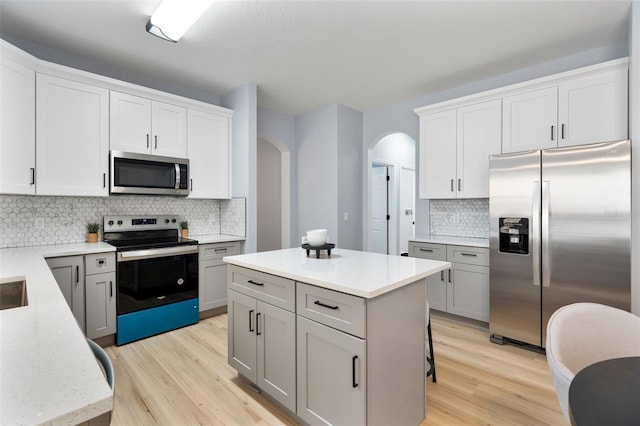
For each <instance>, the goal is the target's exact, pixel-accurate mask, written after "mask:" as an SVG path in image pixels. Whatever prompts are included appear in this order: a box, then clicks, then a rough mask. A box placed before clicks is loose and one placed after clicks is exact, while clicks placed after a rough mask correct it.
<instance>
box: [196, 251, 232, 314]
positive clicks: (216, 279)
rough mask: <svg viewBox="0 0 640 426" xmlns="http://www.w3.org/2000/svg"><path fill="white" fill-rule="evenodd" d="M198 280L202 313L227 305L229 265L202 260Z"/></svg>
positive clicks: (217, 261) (218, 261) (216, 261)
mask: <svg viewBox="0 0 640 426" xmlns="http://www.w3.org/2000/svg"><path fill="white" fill-rule="evenodd" d="M199 263H200V265H199V268H200V271H199V272H198V275H199V277H198V280H199V283H200V288H199V293H198V300H199V301H200V312H202V311H206V310H208V309H213V308H218V307H220V306H224V305H226V304H227V265H226V264H225V263H222V262H221V261H220V260H215V259H214V260H201V261H200V262H199Z"/></svg>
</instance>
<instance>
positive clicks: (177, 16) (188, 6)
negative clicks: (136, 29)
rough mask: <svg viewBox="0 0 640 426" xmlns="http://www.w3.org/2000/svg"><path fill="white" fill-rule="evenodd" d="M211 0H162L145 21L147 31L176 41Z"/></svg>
mask: <svg viewBox="0 0 640 426" xmlns="http://www.w3.org/2000/svg"><path fill="white" fill-rule="evenodd" d="M211 3H213V0H189V1H184V0H164V1H163V2H162V3H160V6H158V9H156V11H155V12H154V14H153V15H152V16H151V18H149V21H148V22H147V26H146V29H147V32H148V33H149V34H153V35H154V36H156V37H160V38H161V39H163V40H168V41H171V42H173V43H176V42H177V41H178V40H180V37H182V36H183V35H184V33H186V32H187V30H188V29H189V27H191V25H193V23H194V22H196V21H197V20H198V18H199V17H200V16H202V14H203V13H204V11H205V10H207V8H208V7H209V6H211Z"/></svg>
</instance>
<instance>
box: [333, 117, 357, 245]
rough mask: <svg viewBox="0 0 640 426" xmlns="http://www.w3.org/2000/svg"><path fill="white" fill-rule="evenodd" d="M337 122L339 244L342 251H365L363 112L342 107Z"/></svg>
mask: <svg viewBox="0 0 640 426" xmlns="http://www.w3.org/2000/svg"><path fill="white" fill-rule="evenodd" d="M337 119H338V139H337V144H338V157H337V161H338V182H337V190H338V209H337V211H336V215H337V216H338V217H337V218H336V220H337V222H338V242H339V243H340V246H339V247H340V248H345V249H352V250H362V217H363V216H362V192H363V187H362V179H361V176H362V172H363V170H362V113H361V112H360V111H356V110H354V109H351V108H349V107H346V106H344V105H338V117H337ZM345 213H347V214H348V215H349V220H348V221H347V222H345V221H344V214H345Z"/></svg>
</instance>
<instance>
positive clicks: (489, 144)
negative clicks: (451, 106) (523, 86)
mask: <svg viewBox="0 0 640 426" xmlns="http://www.w3.org/2000/svg"><path fill="white" fill-rule="evenodd" d="M501 113H502V110H501V102H500V99H496V100H493V101H488V102H482V103H479V104H475V105H469V106H467V107H463V108H458V111H457V115H458V124H457V126H458V132H457V159H458V161H457V170H458V180H457V182H456V190H457V197H458V198H489V156H490V155H492V154H500V145H501V131H500V130H501V129H500V123H501Z"/></svg>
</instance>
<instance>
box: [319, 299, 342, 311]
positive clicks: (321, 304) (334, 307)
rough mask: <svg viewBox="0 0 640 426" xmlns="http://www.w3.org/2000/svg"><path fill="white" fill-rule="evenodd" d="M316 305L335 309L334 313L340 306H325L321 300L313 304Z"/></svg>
mask: <svg viewBox="0 0 640 426" xmlns="http://www.w3.org/2000/svg"><path fill="white" fill-rule="evenodd" d="M313 304H314V305H318V306H322V307H323V308H329V309H333V310H334V311H335V310H336V309H338V306H331V305H325V304H324V303H322V302H321V301H319V300H316V301H315V302H313Z"/></svg>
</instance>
